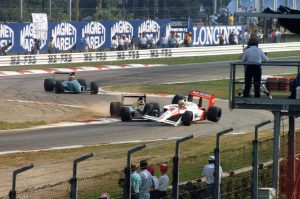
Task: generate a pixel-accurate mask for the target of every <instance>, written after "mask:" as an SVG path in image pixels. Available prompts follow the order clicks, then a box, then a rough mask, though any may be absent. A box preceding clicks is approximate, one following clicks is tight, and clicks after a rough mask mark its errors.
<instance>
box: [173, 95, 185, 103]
mask: <svg viewBox="0 0 300 199" xmlns="http://www.w3.org/2000/svg"><path fill="white" fill-rule="evenodd" d="M182 99H183V97H182V96H181V95H175V96H174V97H173V99H172V104H178V101H179V100H182Z"/></svg>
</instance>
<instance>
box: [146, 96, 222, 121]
mask: <svg viewBox="0 0 300 199" xmlns="http://www.w3.org/2000/svg"><path fill="white" fill-rule="evenodd" d="M195 98H196V99H199V100H198V103H197V104H196V103H194V100H196V99H195ZM203 99H205V100H207V109H205V108H204V107H203V106H202V102H203ZM215 99H216V97H215V96H214V95H210V94H206V93H201V92H198V91H190V92H189V95H188V97H183V96H180V95H175V96H174V98H173V100H172V104H170V105H165V106H164V109H163V113H162V114H161V115H160V116H159V117H154V116H150V115H144V116H143V118H144V119H149V120H153V121H157V122H161V123H166V124H171V125H174V126H179V125H181V124H183V125H185V126H190V125H191V124H192V122H196V121H201V120H206V119H207V120H209V121H213V122H218V121H219V120H220V119H221V116H222V109H221V108H219V107H217V106H214V104H215Z"/></svg>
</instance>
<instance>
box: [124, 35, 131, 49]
mask: <svg viewBox="0 0 300 199" xmlns="http://www.w3.org/2000/svg"><path fill="white" fill-rule="evenodd" d="M123 40H124V50H128V49H129V48H130V43H131V41H130V39H129V35H128V34H126V35H123Z"/></svg>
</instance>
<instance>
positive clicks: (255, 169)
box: [252, 120, 271, 199]
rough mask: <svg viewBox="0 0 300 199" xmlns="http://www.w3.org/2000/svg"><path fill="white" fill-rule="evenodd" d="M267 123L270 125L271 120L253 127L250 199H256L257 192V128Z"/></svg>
mask: <svg viewBox="0 0 300 199" xmlns="http://www.w3.org/2000/svg"><path fill="white" fill-rule="evenodd" d="M269 123H271V120H268V121H264V122H262V123H259V124H257V125H255V137H254V140H253V142H252V144H253V154H252V155H253V162H252V166H253V172H252V180H253V184H252V198H253V199H257V197H258V193H257V192H258V128H260V127H262V126H265V125H267V124H269Z"/></svg>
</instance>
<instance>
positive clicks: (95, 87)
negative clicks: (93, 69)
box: [91, 82, 99, 94]
mask: <svg viewBox="0 0 300 199" xmlns="http://www.w3.org/2000/svg"><path fill="white" fill-rule="evenodd" d="M98 91H99V87H98V84H97V82H91V94H98Z"/></svg>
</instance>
